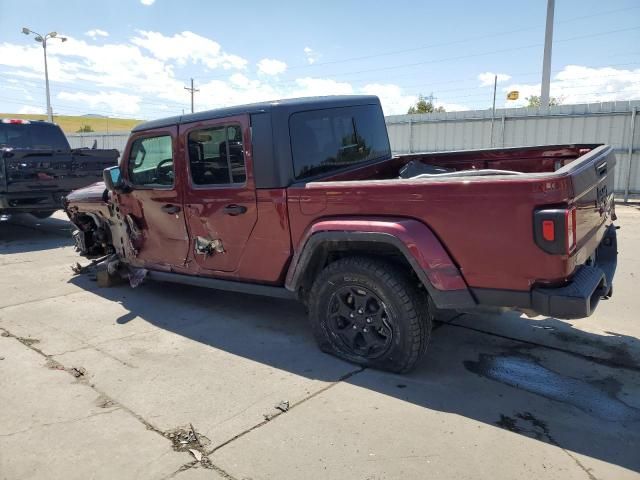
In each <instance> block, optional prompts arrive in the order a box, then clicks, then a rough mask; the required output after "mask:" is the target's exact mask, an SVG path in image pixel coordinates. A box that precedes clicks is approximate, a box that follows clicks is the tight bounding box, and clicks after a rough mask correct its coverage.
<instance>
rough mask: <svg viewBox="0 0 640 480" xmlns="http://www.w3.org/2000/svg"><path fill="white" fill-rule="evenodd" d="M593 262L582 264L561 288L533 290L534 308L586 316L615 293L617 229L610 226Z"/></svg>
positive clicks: (560, 314) (545, 312)
mask: <svg viewBox="0 0 640 480" xmlns="http://www.w3.org/2000/svg"><path fill="white" fill-rule="evenodd" d="M595 258H596V261H595V263H594V264H593V265H582V266H580V267H578V270H577V272H576V273H575V275H574V276H573V278H572V279H571V281H570V282H569V283H568V284H567V285H565V286H563V287H558V288H541V287H536V288H534V289H532V290H531V309H532V310H534V311H536V312H537V313H540V314H542V315H547V316H550V317H557V318H567V319H570V318H583V317H588V316H589V315H591V314H592V313H593V312H594V311H595V308H596V307H597V305H598V302H599V301H600V299H602V298H606V297H609V296H611V293H612V284H613V276H614V275H615V272H616V265H617V262H618V248H617V240H616V229H615V227H614V226H613V225H610V226H609V227H608V228H607V230H606V232H605V234H604V236H603V237H602V241H601V242H600V245H599V246H598V249H597V250H596V256H595Z"/></svg>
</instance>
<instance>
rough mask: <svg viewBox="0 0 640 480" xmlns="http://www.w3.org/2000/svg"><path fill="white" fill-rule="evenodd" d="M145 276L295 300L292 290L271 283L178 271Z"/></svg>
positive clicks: (151, 272) (184, 283)
mask: <svg viewBox="0 0 640 480" xmlns="http://www.w3.org/2000/svg"><path fill="white" fill-rule="evenodd" d="M147 278H148V279H150V280H157V281H159V282H169V283H181V284H183V285H193V286H195V287H205V288H213V289H215V290H226V291H228V292H239V293H249V294H251V295H261V296H263V297H276V298H286V299H290V300H295V299H296V296H295V293H294V292H291V291H289V290H287V289H286V288H284V287H273V286H271V285H260V284H255V283H244V282H234V281H231V280H220V279H219V278H208V277H196V276H192V275H182V274H180V273H171V272H158V271H153V270H149V271H148V272H147Z"/></svg>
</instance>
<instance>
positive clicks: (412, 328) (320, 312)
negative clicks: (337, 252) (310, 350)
mask: <svg viewBox="0 0 640 480" xmlns="http://www.w3.org/2000/svg"><path fill="white" fill-rule="evenodd" d="M348 286H355V287H358V286H359V287H361V288H365V289H367V290H368V291H370V292H373V294H375V295H377V296H378V297H379V298H380V299H381V300H382V302H383V304H384V308H385V309H386V312H387V318H388V323H389V324H390V327H391V329H392V332H393V333H392V335H391V340H390V345H389V346H388V349H387V350H386V351H385V352H384V353H383V354H381V355H379V356H377V357H376V358H368V357H367V356H362V355H355V354H354V353H353V352H352V351H349V350H350V349H349V348H348V347H346V348H344V344H343V343H341V342H340V339H339V337H338V336H337V335H336V334H335V333H332V328H331V326H330V325H331V324H330V323H329V322H330V320H329V308H330V302H331V301H332V299H333V298H335V297H334V295H336V294H337V292H339V291H340V289H341V288H344V287H348ZM308 306H309V319H310V321H311V327H312V329H313V334H314V336H315V339H316V341H317V342H318V345H319V347H320V349H321V350H322V351H324V352H326V353H329V354H332V355H335V356H337V357H339V358H342V359H344V360H347V361H349V362H352V363H356V364H358V365H362V366H366V367H372V368H376V369H380V370H387V371H391V372H396V373H404V372H408V371H410V370H412V369H413V368H414V367H415V365H416V364H417V363H418V362H419V361H420V359H421V358H422V356H423V355H424V354H425V352H426V350H427V345H428V343H429V338H430V335H431V329H432V326H433V315H432V312H431V311H430V308H429V302H428V296H427V294H426V292H424V290H420V289H419V288H418V287H417V285H415V283H414V280H412V278H411V276H410V275H409V272H406V271H405V270H404V269H403V268H401V267H399V266H397V265H395V264H394V263H391V262H387V261H384V260H380V259H377V258H373V257H365V256H354V257H346V258H342V259H340V260H337V261H335V262H332V263H330V264H329V265H328V266H327V267H325V268H324V270H322V271H321V272H320V274H319V275H318V277H317V278H316V279H315V281H314V283H313V286H312V288H311V291H310V295H309V302H308ZM354 328H355V327H354Z"/></svg>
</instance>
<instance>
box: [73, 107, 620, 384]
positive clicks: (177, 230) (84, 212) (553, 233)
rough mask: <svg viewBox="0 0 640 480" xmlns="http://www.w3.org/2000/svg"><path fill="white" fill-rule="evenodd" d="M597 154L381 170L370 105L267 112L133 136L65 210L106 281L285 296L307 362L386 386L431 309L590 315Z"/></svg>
mask: <svg viewBox="0 0 640 480" xmlns="http://www.w3.org/2000/svg"><path fill="white" fill-rule="evenodd" d="M615 164H616V160H615V157H614V154H613V150H612V149H611V148H610V147H608V146H604V145H554V146H541V147H527V148H505V149H491V150H476V151H460V152H446V153H431V154H430V153H425V154H411V155H397V156H393V155H392V154H391V150H390V147H389V140H388V137H387V131H386V127H385V123H384V117H383V114H382V110H381V108H380V103H379V100H378V98H377V97H372V96H347V97H323V98H306V99H294V100H282V101H276V102H269V103H260V104H253V105H244V106H238V107H232V108H225V109H219V110H211V111H207V112H200V113H194V114H190V115H183V116H178V117H173V118H166V119H162V120H156V121H152V122H148V123H145V124H142V125H140V126H138V127H136V128H135V129H134V130H133V132H132V134H131V137H130V139H129V142H128V145H127V147H126V149H125V150H124V152H123V156H122V160H121V162H120V166H119V167H112V168H110V169H107V170H105V175H104V183H98V184H95V185H93V186H90V187H87V188H84V189H80V190H76V191H75V192H72V193H71V194H70V195H68V196H67V198H66V200H65V207H66V211H67V214H68V215H69V218H70V219H71V221H72V222H73V223H74V224H75V225H76V226H77V227H78V231H77V232H76V233H75V238H76V245H77V247H78V249H79V250H80V252H81V253H82V254H84V255H86V256H89V257H98V256H108V257H107V263H108V270H109V271H110V272H120V273H122V272H125V273H126V274H128V275H130V276H131V275H133V277H135V278H137V279H139V278H140V277H146V278H149V279H155V280H160V281H168V282H178V283H184V284H189V285H197V286H201V287H211V288H216V289H220V290H231V291H236V292H246V293H255V294H260V295H270V296H276V297H293V298H297V299H299V300H300V301H302V302H304V303H305V304H306V305H307V307H308V310H309V317H310V321H311V326H312V329H313V332H314V334H315V337H316V339H317V341H318V343H319V345H320V347H321V348H322V349H323V350H324V351H326V352H329V353H332V354H334V355H337V356H339V357H341V358H344V359H346V360H349V361H352V362H355V363H359V364H362V365H366V366H372V367H376V368H381V369H386V370H391V371H396V372H404V371H408V370H410V369H411V368H412V367H413V366H414V365H415V364H416V362H417V361H418V360H419V359H420V357H421V356H422V355H423V354H424V352H425V350H426V347H427V343H428V341H429V336H430V331H431V326H432V321H433V319H434V315H435V314H436V313H437V312H438V311H439V310H440V309H459V310H469V309H473V308H476V307H479V306H480V307H502V308H505V307H506V308H510V309H517V310H520V311H523V312H525V313H527V314H530V315H533V314H542V315H547V316H555V317H558V318H580V317H586V316H588V315H590V314H591V313H592V312H593V310H594V309H595V307H596V305H597V304H598V302H599V300H600V299H601V298H607V297H609V296H610V295H611V293H612V286H611V285H612V279H613V275H614V273H615V268H616V259H617V250H616V230H615V227H614V226H613V225H612V223H611V222H612V221H613V220H615V212H614V199H613V181H614V169H615Z"/></svg>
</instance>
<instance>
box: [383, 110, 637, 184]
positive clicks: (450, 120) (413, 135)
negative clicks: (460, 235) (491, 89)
mask: <svg viewBox="0 0 640 480" xmlns="http://www.w3.org/2000/svg"><path fill="white" fill-rule="evenodd" d="M638 110H640V101H629V102H608V103H596V104H579V105H561V106H557V107H550V108H546V109H543V108H539V109H532V108H512V109H498V110H496V114H495V118H494V119H493V138H492V134H491V132H492V127H491V125H492V114H491V110H472V111H466V112H446V113H433V114H422V115H393V116H389V117H386V122H387V128H388V130H389V140H390V142H391V149H392V150H393V151H394V152H395V153H415V152H441V151H448V150H472V149H481V148H491V147H492V146H493V147H524V146H533V145H552V144H566V143H606V144H608V145H611V146H612V147H613V148H614V149H615V151H616V157H617V159H618V165H617V168H616V179H615V188H616V192H618V193H620V192H624V191H625V189H626V187H627V184H628V185H629V192H630V193H634V194H638V193H640V145H639V144H640V125H638V124H639V123H640V120H638V118H637V115H636V114H634V113H633V112H634V111H635V112H637V111H638ZM632 131H633V138H632ZM630 151H631V152H632V153H631V154H630V153H629V152H630ZM629 161H631V172H629Z"/></svg>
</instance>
